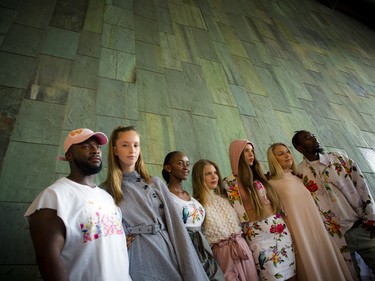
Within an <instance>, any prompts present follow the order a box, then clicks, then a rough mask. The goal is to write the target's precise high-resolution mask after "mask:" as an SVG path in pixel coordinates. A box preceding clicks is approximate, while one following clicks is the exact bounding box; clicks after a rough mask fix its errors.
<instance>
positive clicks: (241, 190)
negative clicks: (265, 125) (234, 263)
mask: <svg viewBox="0 0 375 281" xmlns="http://www.w3.org/2000/svg"><path fill="white" fill-rule="evenodd" d="M229 157H230V162H231V167H232V175H231V176H230V177H227V178H225V179H224V187H225V189H226V190H227V193H228V197H229V201H230V203H231V204H232V206H233V207H234V209H235V210H236V212H237V215H238V217H239V219H240V221H241V223H242V227H243V232H244V233H245V236H246V240H247V242H248V244H249V247H250V249H251V251H252V252H253V257H254V260H255V264H256V266H257V269H258V272H259V276H260V277H261V279H262V280H278V281H280V280H295V275H296V267H295V256H294V250H293V244H292V238H291V235H290V232H289V230H288V228H287V226H286V224H285V222H284V220H283V219H282V217H281V215H280V212H281V205H280V201H279V198H278V196H277V193H276V191H275V190H274V188H273V187H272V186H271V185H270V184H269V183H268V181H267V179H266V178H265V176H264V173H263V170H262V167H261V165H260V163H259V162H258V160H257V159H256V158H255V153H254V145H253V144H252V143H251V142H250V141H248V140H246V139H239V140H234V141H232V143H231V144H230V146H229Z"/></svg>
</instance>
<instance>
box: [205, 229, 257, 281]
mask: <svg viewBox="0 0 375 281" xmlns="http://www.w3.org/2000/svg"><path fill="white" fill-rule="evenodd" d="M211 247H212V252H213V254H214V257H215V259H216V260H217V263H218V264H219V266H220V268H221V270H222V271H223V272H224V277H225V280H226V281H258V275H257V271H256V267H255V263H254V258H253V255H252V253H251V251H250V249H249V246H248V245H247V243H246V241H245V239H243V238H242V236H241V234H232V235H231V236H230V237H229V238H228V239H226V240H222V241H220V242H219V243H215V244H212V245H211Z"/></svg>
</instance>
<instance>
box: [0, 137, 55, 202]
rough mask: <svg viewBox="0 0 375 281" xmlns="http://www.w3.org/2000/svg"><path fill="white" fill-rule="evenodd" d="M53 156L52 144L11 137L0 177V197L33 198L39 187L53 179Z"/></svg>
mask: <svg viewBox="0 0 375 281" xmlns="http://www.w3.org/2000/svg"><path fill="white" fill-rule="evenodd" d="M29 141H30V140H29ZM56 157H57V146H56V145H42V144H33V143H25V142H15V141H12V142H11V143H10V144H9V147H8V150H7V154H6V155H5V160H4V165H3V170H2V173H1V178H0V186H1V188H0V201H6V202H31V201H32V200H34V198H35V197H36V196H37V195H38V194H39V193H40V191H41V190H42V189H44V188H45V187H47V186H48V185H50V184H51V183H52V182H53V179H54V175H55V162H56ZM19 159H22V161H19ZM20 178H22V180H20Z"/></svg>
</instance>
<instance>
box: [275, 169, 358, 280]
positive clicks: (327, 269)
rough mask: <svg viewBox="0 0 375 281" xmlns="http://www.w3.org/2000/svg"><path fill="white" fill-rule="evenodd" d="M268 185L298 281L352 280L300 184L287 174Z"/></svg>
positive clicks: (296, 178)
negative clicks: (286, 232)
mask: <svg viewBox="0 0 375 281" xmlns="http://www.w3.org/2000/svg"><path fill="white" fill-rule="evenodd" d="M270 183H271V184H272V185H273V186H274V187H275V189H276V192H277V194H278V195H279V197H280V200H281V203H282V205H283V210H284V211H285V214H286V216H285V217H284V220H285V222H286V224H287V226H288V228H289V230H290V232H291V233H292V236H293V238H294V245H295V248H296V263H297V264H296V265H297V278H298V280H304V281H319V280H321V281H327V280H340V281H341V280H353V279H352V276H351V274H350V272H349V270H348V268H347V266H346V263H345V261H344V259H343V257H342V255H341V254H340V251H339V250H338V248H337V246H336V245H335V244H334V243H333V242H332V241H331V238H330V237H329V234H328V232H327V231H326V229H325V227H324V224H323V222H322V220H321V217H320V214H319V211H318V209H317V207H316V206H315V203H314V200H313V198H312V197H311V195H310V192H309V191H308V190H307V189H306V187H305V186H304V185H303V183H302V180H301V179H300V178H298V177H296V176H294V175H293V174H292V173H291V172H288V173H285V174H284V177H283V178H282V179H279V180H270Z"/></svg>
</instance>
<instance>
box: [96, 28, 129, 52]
mask: <svg viewBox="0 0 375 281" xmlns="http://www.w3.org/2000/svg"><path fill="white" fill-rule="evenodd" d="M134 40H135V36H134V30H131V29H127V28H123V27H121V26H115V25H112V24H106V23H105V24H104V25H103V34H102V47H104V48H109V49H114V50H118V51H124V52H127V53H131V54H134V53H135V42H134Z"/></svg>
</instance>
